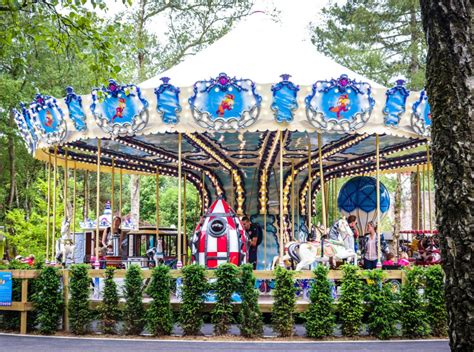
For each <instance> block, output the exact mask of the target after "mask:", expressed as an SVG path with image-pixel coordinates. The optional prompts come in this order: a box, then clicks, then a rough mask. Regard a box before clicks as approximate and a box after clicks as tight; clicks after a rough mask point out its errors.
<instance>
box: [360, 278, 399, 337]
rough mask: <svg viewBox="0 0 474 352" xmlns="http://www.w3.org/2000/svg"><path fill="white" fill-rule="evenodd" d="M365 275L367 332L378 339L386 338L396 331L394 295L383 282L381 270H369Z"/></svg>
mask: <svg viewBox="0 0 474 352" xmlns="http://www.w3.org/2000/svg"><path fill="white" fill-rule="evenodd" d="M367 276H368V285H367V286H366V302H367V308H368V309H367V310H368V325H369V332H370V334H371V335H373V336H376V337H377V338H379V339H388V338H389V337H391V336H393V335H395V332H396V329H395V323H396V320H397V314H396V308H395V301H394V299H395V297H394V294H393V293H392V291H391V288H390V286H389V285H388V284H386V283H384V273H383V271H382V270H369V271H368V272H367Z"/></svg>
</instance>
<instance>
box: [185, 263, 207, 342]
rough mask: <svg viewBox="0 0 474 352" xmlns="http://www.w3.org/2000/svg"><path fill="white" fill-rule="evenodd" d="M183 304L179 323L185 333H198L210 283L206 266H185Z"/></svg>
mask: <svg viewBox="0 0 474 352" xmlns="http://www.w3.org/2000/svg"><path fill="white" fill-rule="evenodd" d="M182 273H183V287H182V290H183V291H182V304H181V314H180V318H179V324H180V326H181V327H182V328H183V334H184V335H197V334H199V333H200V331H201V326H202V324H203V318H202V308H203V304H204V294H205V293H206V292H207V290H208V284H207V281H206V276H205V272H204V267H202V266H200V265H198V264H191V265H188V266H186V267H184V268H183V270H182Z"/></svg>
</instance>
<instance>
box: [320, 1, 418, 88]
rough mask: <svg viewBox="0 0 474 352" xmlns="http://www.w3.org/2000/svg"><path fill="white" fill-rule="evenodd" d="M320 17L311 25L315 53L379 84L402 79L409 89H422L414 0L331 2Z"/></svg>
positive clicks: (416, 3) (416, 14)
mask: <svg viewBox="0 0 474 352" xmlns="http://www.w3.org/2000/svg"><path fill="white" fill-rule="evenodd" d="M322 14H323V16H322V21H321V22H320V23H313V26H312V27H313V31H314V35H313V42H314V43H315V44H316V46H317V47H318V49H319V50H321V51H323V52H324V53H325V54H327V55H329V56H330V57H332V58H334V59H335V60H336V61H338V62H339V63H340V64H342V65H344V66H346V67H348V68H350V69H352V70H354V71H355V72H358V73H360V74H363V75H365V76H366V77H369V78H371V79H374V80H376V81H378V82H380V83H382V84H385V85H387V84H389V82H392V81H393V80H394V79H395V78H396V77H397V76H404V77H407V78H408V84H409V86H410V88H413V89H421V88H422V87H423V84H424V76H425V74H424V72H425V58H426V42H425V37H424V35H423V28H422V24H421V15H420V3H419V1H415V0H377V1H375V0H348V1H343V2H339V1H337V2H331V3H330V4H329V5H328V6H327V7H325V8H324V9H323V11H322Z"/></svg>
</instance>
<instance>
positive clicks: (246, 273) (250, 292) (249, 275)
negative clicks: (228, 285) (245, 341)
mask: <svg viewBox="0 0 474 352" xmlns="http://www.w3.org/2000/svg"><path fill="white" fill-rule="evenodd" d="M240 269H241V271H242V277H241V284H240V286H241V287H240V296H241V298H242V303H241V305H240V322H241V323H240V334H241V335H242V336H243V337H250V338H254V337H261V336H263V320H262V314H261V313H260V307H259V306H258V291H257V290H256V289H255V277H254V276H253V265H252V264H244V265H242V266H241V267H240Z"/></svg>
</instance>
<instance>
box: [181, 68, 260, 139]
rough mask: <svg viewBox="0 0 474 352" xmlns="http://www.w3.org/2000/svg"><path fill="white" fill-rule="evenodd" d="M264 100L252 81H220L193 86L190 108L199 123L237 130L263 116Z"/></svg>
mask: <svg viewBox="0 0 474 352" xmlns="http://www.w3.org/2000/svg"><path fill="white" fill-rule="evenodd" d="M261 102H262V97H261V96H260V95H258V94H257V93H256V92H255V84H254V83H253V82H252V81H251V80H249V79H236V78H235V77H234V78H230V77H229V76H227V75H226V74H225V73H221V74H220V75H219V76H218V77H217V78H215V79H214V78H212V79H210V80H208V81H198V82H196V83H194V94H193V96H192V97H191V98H189V105H190V107H191V111H192V113H193V117H194V119H195V120H196V121H197V123H198V124H199V125H200V126H202V127H205V128H211V129H214V130H237V129H239V128H243V127H248V126H250V125H251V124H253V123H254V122H255V121H256V120H257V118H258V115H259V113H260V106H261Z"/></svg>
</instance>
